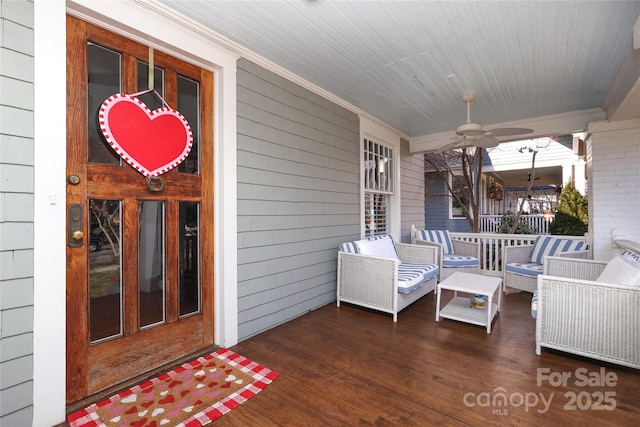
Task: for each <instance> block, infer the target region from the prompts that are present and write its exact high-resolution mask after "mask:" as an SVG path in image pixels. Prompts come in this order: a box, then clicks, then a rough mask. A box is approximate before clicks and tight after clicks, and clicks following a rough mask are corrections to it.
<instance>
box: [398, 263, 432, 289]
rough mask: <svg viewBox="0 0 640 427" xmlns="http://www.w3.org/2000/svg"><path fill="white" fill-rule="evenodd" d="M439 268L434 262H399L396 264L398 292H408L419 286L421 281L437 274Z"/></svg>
mask: <svg viewBox="0 0 640 427" xmlns="http://www.w3.org/2000/svg"><path fill="white" fill-rule="evenodd" d="M439 269H440V268H439V267H438V266H437V265H434V264H415V263H412V262H401V263H400V265H399V266H398V292H402V293H409V292H411V291H413V290H415V289H417V288H419V287H420V285H422V282H424V281H426V280H429V279H431V278H432V277H435V276H437V275H438V270H439Z"/></svg>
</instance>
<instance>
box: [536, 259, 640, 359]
mask: <svg viewBox="0 0 640 427" xmlns="http://www.w3.org/2000/svg"><path fill="white" fill-rule="evenodd" d="M605 266H606V263H605V262H599V261H593V260H585V259H572V258H565V257H547V258H546V260H545V267H544V274H542V275H540V276H538V278H537V286H538V295H537V313H536V354H538V355H540V354H541V351H542V347H546V348H551V349H556V350H560V351H565V352H568V353H573V354H577V355H579V356H585V357H590V358H593V359H598V360H602V361H605V362H611V363H615V364H619V365H623V366H629V367H632V368H636V369H640V309H639V308H640V288H638V287H629V286H621V285H614V284H609V283H603V282H596V281H595V280H596V279H597V278H598V276H599V275H600V273H601V272H602V271H603V270H604V268H605Z"/></svg>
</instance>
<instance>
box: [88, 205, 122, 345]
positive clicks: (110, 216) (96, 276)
mask: <svg viewBox="0 0 640 427" xmlns="http://www.w3.org/2000/svg"><path fill="white" fill-rule="evenodd" d="M121 206H122V204H121V201H120V200H98V199H90V200H89V227H90V230H89V231H90V240H91V241H94V244H93V245H87V247H88V249H87V250H88V253H89V338H90V340H91V342H92V343H94V342H96V341H101V340H103V339H106V338H110V337H114V336H119V335H122V257H121V252H120V248H121V246H120V242H121V238H122V235H121V232H120V220H121V211H122V209H121ZM98 242H99V244H98Z"/></svg>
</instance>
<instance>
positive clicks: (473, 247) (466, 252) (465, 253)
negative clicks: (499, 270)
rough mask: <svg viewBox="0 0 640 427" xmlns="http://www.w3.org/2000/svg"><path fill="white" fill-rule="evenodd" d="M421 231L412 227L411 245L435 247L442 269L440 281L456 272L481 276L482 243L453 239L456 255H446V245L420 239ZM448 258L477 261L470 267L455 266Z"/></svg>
mask: <svg viewBox="0 0 640 427" xmlns="http://www.w3.org/2000/svg"><path fill="white" fill-rule="evenodd" d="M419 231H420V230H419V229H417V228H416V227H415V225H412V226H411V243H412V244H414V245H423V246H431V247H435V248H437V250H438V262H437V264H438V266H439V267H440V279H439V281H440V282H442V281H443V280H444V279H446V278H447V277H449V276H451V275H452V274H453V273H455V272H461V273H472V274H480V246H481V245H480V242H479V241H477V242H471V241H466V240H457V239H451V244H452V246H453V252H454V255H449V256H447V255H445V254H444V253H445V250H444V245H443V244H441V243H437V242H432V241H428V240H423V239H421V238H420V235H419V234H420V233H419ZM447 257H449V258H455V257H467V258H472V259H474V260H475V263H474V265H469V266H453V265H447V264H449V263H448V262H447V261H448V260H447Z"/></svg>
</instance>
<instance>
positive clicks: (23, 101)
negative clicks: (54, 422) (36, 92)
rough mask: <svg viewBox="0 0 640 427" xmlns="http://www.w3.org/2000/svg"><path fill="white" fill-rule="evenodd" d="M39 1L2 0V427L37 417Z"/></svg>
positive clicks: (25, 422) (0, 386) (0, 410)
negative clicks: (35, 118) (35, 173)
mask: <svg viewBox="0 0 640 427" xmlns="http://www.w3.org/2000/svg"><path fill="white" fill-rule="evenodd" d="M33 50H34V44H33V2H31V1H24V0H20V1H18V0H9V1H8V0H0V425H2V426H30V425H31V424H32V419H33V217H34V212H33V187H34V183H33Z"/></svg>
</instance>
